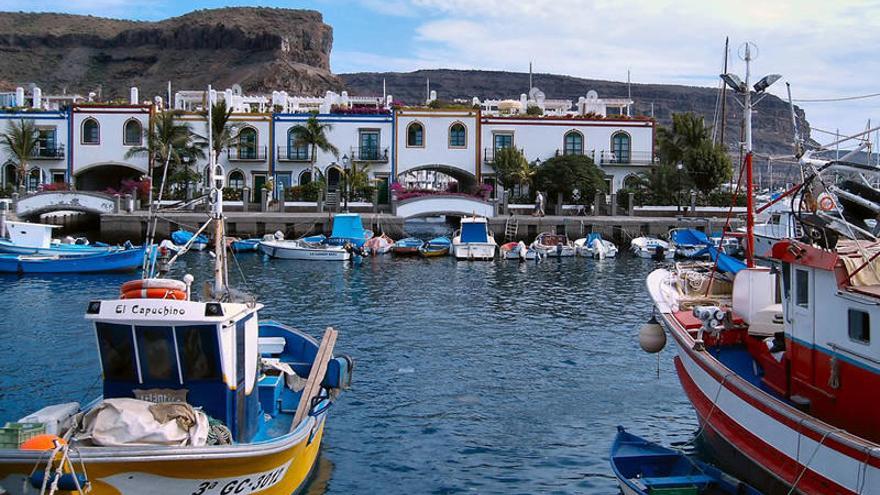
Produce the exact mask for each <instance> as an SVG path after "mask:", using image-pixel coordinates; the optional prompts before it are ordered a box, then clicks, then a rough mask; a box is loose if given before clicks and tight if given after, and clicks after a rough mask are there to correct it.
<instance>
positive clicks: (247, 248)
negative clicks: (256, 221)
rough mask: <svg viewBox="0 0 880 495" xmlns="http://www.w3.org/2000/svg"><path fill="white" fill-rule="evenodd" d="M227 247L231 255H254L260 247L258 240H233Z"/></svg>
mask: <svg viewBox="0 0 880 495" xmlns="http://www.w3.org/2000/svg"><path fill="white" fill-rule="evenodd" d="M229 246H230V248H231V249H232V252H233V253H255V252H257V248H258V247H259V246H260V239H235V240H234V241H232V242H231V243H230V244H229Z"/></svg>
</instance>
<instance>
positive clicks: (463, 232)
mask: <svg viewBox="0 0 880 495" xmlns="http://www.w3.org/2000/svg"><path fill="white" fill-rule="evenodd" d="M497 247H498V244H497V243H496V242H495V237H493V236H492V233H491V232H489V222H488V221H487V220H486V218H485V217H463V218H462V219H461V229H459V230H458V231H457V232H456V233H455V235H454V237H453V239H452V251H453V254H454V255H455V258H456V259H460V260H492V259H495V250H496V249H497Z"/></svg>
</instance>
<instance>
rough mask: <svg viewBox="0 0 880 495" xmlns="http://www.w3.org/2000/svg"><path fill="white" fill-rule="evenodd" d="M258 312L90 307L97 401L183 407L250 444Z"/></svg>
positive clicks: (207, 306) (255, 420) (157, 304)
mask: <svg viewBox="0 0 880 495" xmlns="http://www.w3.org/2000/svg"><path fill="white" fill-rule="evenodd" d="M260 307H262V306H260V305H255V306H249V305H246V304H238V303H217V302H207V303H204V302H195V301H174V300H167V299H119V300H109V301H93V302H91V303H90V304H89V307H88V310H87V314H86V319H88V320H91V321H93V322H94V324H95V336H96V339H97V344H98V351H99V355H100V361H101V370H102V373H103V380H104V387H103V397H104V398H105V399H109V398H137V399H141V400H149V401H151V402H187V403H189V404H191V405H193V406H196V407H201V408H202V409H203V411H204V412H205V413H206V414H207V415H208V416H210V417H211V418H214V419H217V420H219V421H221V422H223V424H225V425H226V426H227V427H228V428H229V429H230V430H231V432H232V435H233V439H234V440H235V441H238V442H249V441H251V440H252V439H253V438H254V436H255V435H256V433H257V429H258V427H259V425H260V424H261V421H260V417H259V416H260V414H261V408H260V403H259V399H258V393H256V392H255V388H256V382H257V374H258V366H259V350H258V345H259V343H258V340H259V339H258V332H259V328H258V323H257V321H258V320H257V310H258V309H259V308H260Z"/></svg>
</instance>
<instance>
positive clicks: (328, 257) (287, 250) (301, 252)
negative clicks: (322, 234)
mask: <svg viewBox="0 0 880 495" xmlns="http://www.w3.org/2000/svg"><path fill="white" fill-rule="evenodd" d="M268 237H269V238H268V239H264V240H262V241H260V244H259V246H260V252H262V253H263V254H265V255H267V256H269V257H271V258H279V259H284V260H312V261H348V260H349V259H351V252H350V250H349V249H346V247H345V246H330V245H327V244H320V243H315V242H308V241H307V240H304V239H276V238H274V237H271V236H268Z"/></svg>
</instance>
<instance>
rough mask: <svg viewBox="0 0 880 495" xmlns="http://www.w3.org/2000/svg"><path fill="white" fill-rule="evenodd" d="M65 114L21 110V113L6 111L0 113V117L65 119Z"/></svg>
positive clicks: (6, 118)
mask: <svg viewBox="0 0 880 495" xmlns="http://www.w3.org/2000/svg"><path fill="white" fill-rule="evenodd" d="M67 118H68V117H67V116H66V115H65V114H64V113H59V112H27V113H25V112H22V113H7V114H0V119H3V120H12V119H34V120H67Z"/></svg>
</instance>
